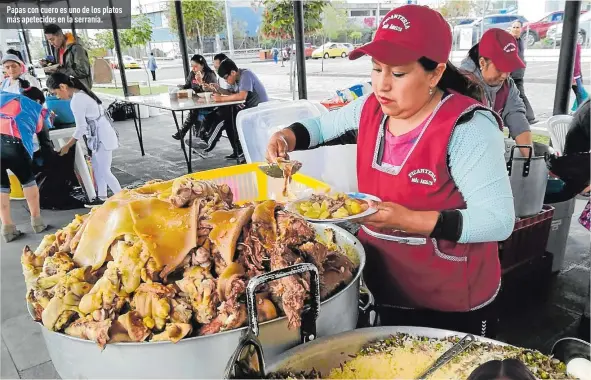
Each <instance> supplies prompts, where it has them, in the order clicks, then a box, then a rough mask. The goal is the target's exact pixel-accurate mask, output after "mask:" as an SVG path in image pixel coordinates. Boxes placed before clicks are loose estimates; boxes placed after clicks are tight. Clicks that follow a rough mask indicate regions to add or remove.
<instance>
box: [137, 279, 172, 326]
mask: <svg viewBox="0 0 591 380" xmlns="http://www.w3.org/2000/svg"><path fill="white" fill-rule="evenodd" d="M175 295H176V290H175V288H174V286H173V285H167V286H164V285H162V284H159V283H157V282H153V283H143V284H141V285H140V286H139V287H138V288H137V289H136V291H135V294H134V296H133V299H132V300H131V307H132V309H133V310H136V311H137V312H138V313H139V314H140V315H141V316H142V318H143V321H144V323H145V324H146V326H148V327H149V328H154V327H155V328H156V329H157V330H162V329H163V328H164V326H165V324H166V321H167V319H168V318H169V314H170V310H171V306H170V302H171V301H170V300H171V299H172V298H174V297H175Z"/></svg>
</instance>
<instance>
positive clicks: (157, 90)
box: [92, 86, 168, 96]
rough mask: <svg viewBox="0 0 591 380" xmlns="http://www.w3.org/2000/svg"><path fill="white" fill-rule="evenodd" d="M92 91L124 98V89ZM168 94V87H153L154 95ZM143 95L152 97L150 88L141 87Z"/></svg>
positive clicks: (105, 88)
mask: <svg viewBox="0 0 591 380" xmlns="http://www.w3.org/2000/svg"><path fill="white" fill-rule="evenodd" d="M92 91H94V92H97V93H100V94H108V95H118V96H123V89H122V88H121V87H119V88H111V87H94V88H93V89H92ZM166 92H168V86H152V94H163V93H166ZM140 94H141V95H150V87H140Z"/></svg>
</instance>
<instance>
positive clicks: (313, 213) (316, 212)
mask: <svg viewBox="0 0 591 380" xmlns="http://www.w3.org/2000/svg"><path fill="white" fill-rule="evenodd" d="M304 216H305V217H306V218H310V219H318V217H319V216H320V210H316V209H314V208H312V209H310V210H308V211H307V212H306V213H305V214H304Z"/></svg>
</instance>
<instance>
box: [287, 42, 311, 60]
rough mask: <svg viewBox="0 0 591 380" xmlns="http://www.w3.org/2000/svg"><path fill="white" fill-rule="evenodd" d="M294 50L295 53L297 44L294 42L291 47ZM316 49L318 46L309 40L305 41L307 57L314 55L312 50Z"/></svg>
mask: <svg viewBox="0 0 591 380" xmlns="http://www.w3.org/2000/svg"><path fill="white" fill-rule="evenodd" d="M291 49H292V52H293V53H295V51H296V45H295V44H293V46H292V47H291ZM315 49H316V46H314V45H312V44H311V43H309V42H304V55H305V57H306V59H308V58H310V57H311V56H312V52H313V51H314V50H315Z"/></svg>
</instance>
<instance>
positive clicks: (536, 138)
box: [504, 130, 550, 145]
mask: <svg viewBox="0 0 591 380" xmlns="http://www.w3.org/2000/svg"><path fill="white" fill-rule="evenodd" d="M504 133H505V137H508V136H509V131H507V130H505V131H504ZM532 140H534V142H537V143H540V144H544V145H549V144H550V137H548V136H542V135H536V134H535V133H534V134H532Z"/></svg>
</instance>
